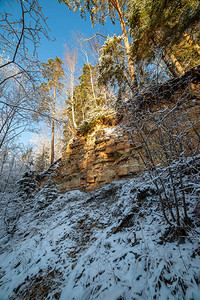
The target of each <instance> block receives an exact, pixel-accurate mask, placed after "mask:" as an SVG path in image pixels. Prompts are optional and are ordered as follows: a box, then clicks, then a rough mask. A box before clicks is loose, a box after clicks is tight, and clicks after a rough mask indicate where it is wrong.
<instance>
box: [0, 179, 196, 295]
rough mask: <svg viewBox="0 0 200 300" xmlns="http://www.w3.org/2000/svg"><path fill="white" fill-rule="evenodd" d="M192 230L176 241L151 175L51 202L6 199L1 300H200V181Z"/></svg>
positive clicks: (192, 187) (190, 189) (190, 194)
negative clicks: (163, 213)
mask: <svg viewBox="0 0 200 300" xmlns="http://www.w3.org/2000/svg"><path fill="white" fill-rule="evenodd" d="M193 178H195V180H193V181H191V175H185V177H184V185H185V187H187V203H188V214H189V216H190V217H191V218H192V222H193V223H192V224H193V225H192V227H191V228H190V230H188V231H187V235H186V236H184V237H181V236H180V237H179V238H178V239H173V237H170V236H169V235H168V234H167V233H168V232H169V231H168V229H169V227H168V225H167V224H166V222H165V220H164V218H163V216H162V212H161V208H160V204H159V200H158V195H157V193H156V191H155V188H154V186H153V184H152V183H151V182H150V180H149V178H148V176H147V175H146V174H144V175H143V176H140V177H138V178H132V179H123V180H121V181H115V182H112V183H110V184H108V185H107V186H105V187H103V188H101V189H98V190H96V191H93V192H90V193H84V192H81V191H78V190H76V191H71V192H67V193H66V194H62V195H61V194H59V193H58V194H57V196H56V197H54V199H51V201H47V200H46V198H45V196H44V194H43V192H42V191H40V192H38V193H37V194H36V195H34V197H33V198H30V199H27V200H26V201H22V200H21V202H20V201H19V199H15V197H14V194H13V193H2V194H1V195H0V197H1V199H2V200H1V210H0V214H1V215H0V299H1V300H7V299H12V300H13V299H37V300H38V299H61V300H72V299H74V300H83V299H84V300H86V299H88V300H93V299H98V300H100V299H104V300H106V299H109V300H120V299H121V300H123V299H124V300H131V299H144V300H146V299H159V300H160V299H170V300H171V299H186V300H187V299H188V300H189V299H194V300H199V299H200V238H199V237H200V222H199V217H200V216H199V215H198V214H199V210H200V208H199V210H198V209H197V206H198V205H199V195H200V180H199V176H197V175H196V177H194V176H193Z"/></svg>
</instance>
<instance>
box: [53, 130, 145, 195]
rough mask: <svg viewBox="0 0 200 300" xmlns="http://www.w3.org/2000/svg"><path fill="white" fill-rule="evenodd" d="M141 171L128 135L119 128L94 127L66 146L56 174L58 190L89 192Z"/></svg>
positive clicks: (137, 157)
mask: <svg viewBox="0 0 200 300" xmlns="http://www.w3.org/2000/svg"><path fill="white" fill-rule="evenodd" d="M140 170H141V167H140V159H139V156H138V154H136V153H134V152H133V148H132V144H131V141H130V140H129V137H128V135H127V134H126V132H125V131H123V130H122V129H121V128H120V126H116V127H103V128H97V129H96V130H95V131H94V132H93V133H92V134H91V135H89V136H88V137H76V138H74V139H73V140H72V141H71V142H70V143H69V145H68V148H67V151H66V152H65V153H64V154H63V157H62V161H61V162H60V164H59V168H58V171H57V172H56V176H55V180H56V182H57V184H58V188H59V189H60V190H61V191H68V190H73V189H83V190H91V189H95V188H97V187H101V186H104V185H105V184H107V183H110V182H111V181H113V180H118V179H120V178H122V177H125V176H134V174H137V173H138V172H139V171H140Z"/></svg>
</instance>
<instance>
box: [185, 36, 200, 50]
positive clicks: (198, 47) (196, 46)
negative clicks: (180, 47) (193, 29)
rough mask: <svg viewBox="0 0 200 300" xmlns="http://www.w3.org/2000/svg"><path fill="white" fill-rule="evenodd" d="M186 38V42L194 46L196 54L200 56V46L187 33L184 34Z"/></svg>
mask: <svg viewBox="0 0 200 300" xmlns="http://www.w3.org/2000/svg"><path fill="white" fill-rule="evenodd" d="M183 36H184V38H185V39H186V41H187V42H188V43H189V44H192V45H193V47H194V49H195V51H196V53H197V54H198V55H200V46H199V45H198V44H196V43H195V41H194V40H193V38H192V37H191V36H190V35H189V34H188V33H187V32H184V34H183Z"/></svg>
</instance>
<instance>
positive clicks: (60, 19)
mask: <svg viewBox="0 0 200 300" xmlns="http://www.w3.org/2000/svg"><path fill="white" fill-rule="evenodd" d="M39 3H40V5H41V6H42V7H43V14H44V16H46V17H48V20H47V24H48V26H49V28H50V30H51V35H52V36H54V37H55V38H56V41H55V42H52V41H47V40H46V39H45V38H43V39H42V41H41V45H40V47H39V48H38V54H39V58H40V59H41V60H42V61H45V60H46V61H47V60H48V58H54V57H55V56H58V57H61V58H62V57H63V53H64V44H65V43H67V44H70V43H72V42H73V33H76V32H80V33H83V34H84V35H85V36H87V37H92V36H93V35H94V34H95V33H96V32H100V33H102V34H104V35H106V36H107V35H110V36H111V35H113V34H114V33H116V34H121V30H120V27H119V25H118V24H116V25H112V24H111V23H110V21H109V19H107V22H106V24H105V25H104V26H100V25H98V24H97V25H96V26H95V27H94V28H92V25H91V22H90V18H89V16H88V18H87V20H86V21H85V20H84V19H82V18H81V17H80V14H79V12H78V11H77V12H73V11H70V10H69V9H68V7H67V6H66V5H65V4H64V3H59V2H58V0H40V1H39Z"/></svg>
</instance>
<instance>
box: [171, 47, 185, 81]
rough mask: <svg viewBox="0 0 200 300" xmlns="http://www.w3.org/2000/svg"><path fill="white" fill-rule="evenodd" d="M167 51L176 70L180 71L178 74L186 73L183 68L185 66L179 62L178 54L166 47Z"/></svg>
mask: <svg viewBox="0 0 200 300" xmlns="http://www.w3.org/2000/svg"><path fill="white" fill-rule="evenodd" d="M166 53H167V55H168V56H169V58H170V60H171V62H172V65H173V66H174V67H175V68H176V71H177V73H178V75H179V76H180V75H183V74H184V73H185V70H184V69H183V67H182V66H181V64H180V63H179V61H178V59H177V58H176V56H175V55H174V54H173V53H172V52H171V51H170V50H169V49H166Z"/></svg>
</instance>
